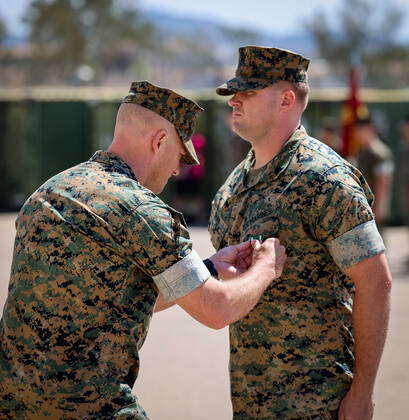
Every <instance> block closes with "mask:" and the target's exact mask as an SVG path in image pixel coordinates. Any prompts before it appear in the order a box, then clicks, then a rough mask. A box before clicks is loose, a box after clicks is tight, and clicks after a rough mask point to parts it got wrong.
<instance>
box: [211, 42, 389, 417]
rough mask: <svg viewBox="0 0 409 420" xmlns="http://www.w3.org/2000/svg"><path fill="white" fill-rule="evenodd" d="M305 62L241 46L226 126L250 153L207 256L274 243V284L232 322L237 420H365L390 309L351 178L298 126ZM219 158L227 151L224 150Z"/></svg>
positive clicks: (221, 205) (357, 184) (223, 203)
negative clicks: (278, 246)
mask: <svg viewBox="0 0 409 420" xmlns="http://www.w3.org/2000/svg"><path fill="white" fill-rule="evenodd" d="M308 65H309V60H308V59H306V58H304V57H302V56H301V55H299V54H296V53H293V52H291V51H286V50H281V49H278V48H267V47H256V46H247V47H241V48H240V49H239V64H238V67H237V70H236V76H235V77H234V78H232V79H231V80H229V81H228V82H227V83H226V84H224V85H223V86H220V87H219V88H217V89H216V92H217V93H218V94H219V95H223V96H227V95H232V97H231V98H230V99H229V101H228V104H229V105H230V107H231V108H232V117H233V129H234V131H235V132H236V133H237V134H238V135H240V136H241V137H242V138H243V139H245V140H247V141H248V142H250V143H251V145H252V150H250V152H249V154H248V156H247V158H246V159H245V160H244V161H243V162H242V163H240V164H239V165H238V166H237V168H236V169H234V170H233V172H232V173H231V174H230V176H229V177H228V178H227V180H226V182H225V183H224V184H223V186H222V187H221V188H220V189H219V191H218V192H217V194H216V196H215V198H214V200H213V204H212V213H211V218H210V224H209V231H210V234H211V238H212V243H213V245H214V247H215V248H216V249H220V248H223V247H225V246H227V245H233V244H238V243H240V242H242V241H245V240H247V239H249V238H250V237H252V236H259V237H261V238H264V237H269V236H271V235H274V236H277V237H278V238H279V239H280V241H281V242H282V243H283V245H284V246H285V247H286V250H287V253H288V261H287V264H286V266H285V269H284V271H283V274H282V276H281V277H280V279H279V282H277V283H274V284H272V285H271V287H269V288H268V289H267V290H266V292H265V293H264V295H263V296H262V298H261V299H260V301H259V303H258V304H257V305H256V307H255V308H254V309H253V310H252V311H251V312H250V313H249V314H248V315H247V316H246V317H244V318H243V319H241V320H239V321H237V322H235V323H233V324H231V325H230V378H231V397H232V404H233V418H234V419H235V420H261V419H263V420H265V419H279V420H282V419H299V420H300V419H302V420H313V419H314V420H329V419H339V420H370V419H372V416H373V390H374V384H375V378H376V374H377V370H378V366H379V361H380V358H381V355H382V352H383V347H384V343H385V338H386V331H387V327H388V318H389V311H390V288H391V275H390V271H389V267H388V263H387V260H386V256H385V253H384V250H385V247H384V244H383V241H382V238H381V236H380V235H379V232H378V229H377V227H376V223H375V220H374V216H373V212H372V209H371V203H372V201H373V195H372V193H371V191H370V189H369V187H368V185H367V183H366V182H365V180H364V178H363V177H362V175H361V174H360V172H359V171H358V170H357V169H356V168H354V167H353V166H352V165H350V164H349V163H348V162H346V161H345V160H343V159H342V158H341V157H340V156H339V155H337V154H336V153H335V152H334V151H333V150H332V149H331V148H329V147H328V146H326V145H324V144H323V143H322V142H320V141H318V140H316V139H314V138H312V137H310V136H309V135H308V134H307V132H306V130H305V128H304V127H303V126H302V125H301V117H302V115H303V112H304V109H305V108H306V106H307V103H308V94H309V87H308V83H307V69H308ZM227 152H228V151H227Z"/></svg>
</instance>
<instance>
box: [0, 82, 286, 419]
mask: <svg viewBox="0 0 409 420" xmlns="http://www.w3.org/2000/svg"><path fill="white" fill-rule="evenodd" d="M200 111H202V109H201V108H200V107H199V106H198V105H197V104H196V103H194V102H193V101H190V100H189V99H187V98H184V97H183V96H180V95H178V94H177V93H175V92H173V91H171V90H169V89H164V88H160V87H158V86H155V85H152V84H150V83H148V82H135V83H133V84H132V85H131V89H130V91H129V94H128V95H127V96H126V97H125V99H124V101H123V104H122V105H121V106H120V108H119V111H118V114H117V120H116V124H115V132H114V138H113V141H112V143H111V145H110V146H109V148H108V151H97V152H96V153H95V154H94V156H92V158H91V159H90V160H88V161H86V162H84V163H81V164H79V165H77V166H75V167H73V168H70V169H67V170H66V171H64V172H61V173H60V174H58V175H55V176H54V177H52V178H51V179H49V180H48V181H46V182H45V183H44V184H43V185H42V186H41V187H40V188H39V189H38V190H37V191H35V192H34V193H33V194H32V195H31V197H30V198H29V199H28V200H27V201H26V203H25V204H24V205H23V207H22V209H21V211H20V213H19V215H18V217H17V221H16V229H17V232H16V239H15V245H14V255H13V262H12V269H11V277H10V284H9V292H8V297H7V301H6V304H5V307H4V313H3V317H2V319H1V322H0V418H1V419H13V420H15V419H27V420H31V419H46V418H50V419H68V418H70V419H74V418H75V419H98V420H108V419H113V418H115V419H127V420H130V419H135V420H137V419H138V420H142V419H147V418H148V417H147V415H146V413H145V411H144V410H143V408H142V407H141V406H140V404H139V402H138V399H137V397H136V396H135V395H133V393H132V387H133V385H134V383H135V380H136V378H137V376H138V372H139V350H140V348H141V346H142V344H143V342H144V340H145V337H146V334H147V332H148V327H149V322H150V319H151V317H152V313H153V311H154V308H155V311H159V310H162V309H165V308H167V307H169V306H171V305H172V304H174V303H176V304H178V305H179V306H180V307H182V308H183V309H184V310H185V311H186V312H187V313H189V314H190V315H191V316H192V317H194V318H195V319H196V320H198V321H199V322H201V323H203V324H204V325H207V326H208V327H210V328H222V327H224V326H225V325H227V324H229V323H231V322H234V321H236V320H237V319H239V318H241V317H242V316H244V315H246V314H247V313H248V311H250V310H251V309H252V308H253V307H254V305H255V304H256V303H257V301H258V299H259V298H260V296H261V294H262V293H263V291H264V290H265V289H266V287H268V286H269V284H270V283H271V282H272V281H273V280H274V279H276V278H278V277H279V276H280V274H281V271H282V267H283V264H284V261H285V252H284V248H283V247H282V246H281V245H280V244H279V241H278V240H276V239H271V238H269V239H267V240H266V241H264V243H263V244H260V242H258V241H253V242H252V243H250V241H249V242H247V243H245V244H241V245H238V246H233V247H229V248H227V249H224V250H221V251H219V252H218V253H217V254H215V255H214V256H213V257H211V258H210V259H208V260H205V261H202V259H201V258H200V257H199V255H198V254H197V253H196V252H195V251H194V250H193V245H192V241H191V240H190V238H189V233H188V230H187V227H186V225H185V223H184V220H183V217H182V215H181V214H180V213H178V212H176V211H175V210H173V209H172V208H170V207H169V206H167V205H166V204H165V203H164V202H162V201H161V200H160V199H159V198H158V197H157V195H156V194H159V193H160V192H161V191H162V190H163V188H164V186H165V185H166V183H167V182H168V179H169V178H170V177H171V176H173V175H177V174H178V172H179V170H180V164H181V162H184V163H187V164H197V163H198V160H197V155H196V153H195V150H194V147H193V144H192V142H191V136H192V133H193V131H194V128H195V121H196V118H197V115H198V113H199V112H200ZM253 247H254V249H253ZM249 266H250V268H249V269H248V270H247V268H248V267H249ZM245 270H247V271H245ZM218 277H220V278H223V279H224V281H223V282H221V281H218V279H217V278H218ZM228 279H231V280H228ZM169 412H171V407H169ZM169 418H172V415H171V413H169Z"/></svg>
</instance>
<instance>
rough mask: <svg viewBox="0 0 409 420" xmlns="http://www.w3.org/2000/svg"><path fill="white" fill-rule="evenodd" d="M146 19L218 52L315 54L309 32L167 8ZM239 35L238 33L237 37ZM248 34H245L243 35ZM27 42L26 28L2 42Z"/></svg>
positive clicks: (162, 30) (164, 32) (170, 33)
mask: <svg viewBox="0 0 409 420" xmlns="http://www.w3.org/2000/svg"><path fill="white" fill-rule="evenodd" d="M141 14H142V16H143V17H145V19H146V20H148V21H150V22H152V23H153V24H154V25H155V26H156V28H157V30H158V31H159V33H160V34H161V35H162V36H163V37H165V38H176V37H196V36H202V37H205V38H206V39H208V40H209V42H210V43H212V44H214V45H215V46H216V48H217V50H218V51H217V52H218V54H217V55H219V56H220V55H223V54H224V53H225V52H226V50H227V49H228V50H231V49H232V48H237V47H238V46H240V45H246V44H247V45H251V44H257V45H266V46H275V47H279V48H285V49H289V50H293V51H297V52H299V53H301V54H304V55H306V56H313V55H315V47H314V41H313V39H312V38H311V36H310V34H308V33H304V32H302V31H297V32H294V33H293V34H280V33H273V32H271V33H266V32H264V31H259V30H258V29H257V28H252V27H248V28H243V27H233V26H228V25H225V24H224V23H223V22H220V21H216V20H212V19H210V18H203V19H202V18H198V17H194V16H182V15H177V14H173V13H170V12H166V11H158V10H142V11H141ZM240 34H241V36H240ZM246 34H248V37H246ZM25 42H27V30H23V28H21V30H20V31H19V32H16V31H14V32H13V33H12V34H9V36H8V37H7V38H6V40H5V45H6V46H8V47H15V46H17V45H21V44H24V43H25Z"/></svg>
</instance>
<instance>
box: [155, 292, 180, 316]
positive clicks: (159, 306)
mask: <svg viewBox="0 0 409 420" xmlns="http://www.w3.org/2000/svg"><path fill="white" fill-rule="evenodd" d="M174 304H175V302H166V301H165V299H164V297H163V295H162V293H159V296H158V298H157V299H156V303H155V308H154V310H153V312H160V311H164V310H165V309H168V308H170V307H172V306H173V305H174Z"/></svg>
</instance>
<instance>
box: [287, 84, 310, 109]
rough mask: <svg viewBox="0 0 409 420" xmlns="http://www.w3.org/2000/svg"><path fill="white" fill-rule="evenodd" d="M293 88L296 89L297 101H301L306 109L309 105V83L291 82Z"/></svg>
mask: <svg viewBox="0 0 409 420" xmlns="http://www.w3.org/2000/svg"><path fill="white" fill-rule="evenodd" d="M291 86H292V88H293V89H294V93H295V97H296V98H297V101H298V102H300V103H301V104H302V105H303V106H304V109H305V108H306V107H307V104H308V96H309V94H310V87H309V86H308V83H305V82H295V83H291Z"/></svg>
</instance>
